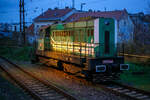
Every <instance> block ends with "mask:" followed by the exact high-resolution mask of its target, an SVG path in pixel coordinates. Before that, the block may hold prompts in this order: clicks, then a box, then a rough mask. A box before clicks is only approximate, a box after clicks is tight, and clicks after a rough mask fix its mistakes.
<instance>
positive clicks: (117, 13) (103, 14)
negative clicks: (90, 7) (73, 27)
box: [66, 9, 128, 22]
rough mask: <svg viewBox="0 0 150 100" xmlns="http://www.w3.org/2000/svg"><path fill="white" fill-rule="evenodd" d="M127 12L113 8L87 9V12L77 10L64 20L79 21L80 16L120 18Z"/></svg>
mask: <svg viewBox="0 0 150 100" xmlns="http://www.w3.org/2000/svg"><path fill="white" fill-rule="evenodd" d="M127 14H128V13H127V11H126V9H124V10H115V11H103V12H101V11H98V12H96V11H89V12H78V13H75V14H73V15H72V16H70V17H68V18H67V20H66V22H73V21H79V20H81V19H82V18H88V17H92V18H93V17H94V18H98V17H104V18H114V19H117V20H120V19H121V18H122V17H123V16H126V15H127Z"/></svg>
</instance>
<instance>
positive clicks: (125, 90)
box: [97, 81, 150, 100]
mask: <svg viewBox="0 0 150 100" xmlns="http://www.w3.org/2000/svg"><path fill="white" fill-rule="evenodd" d="M97 86H99V87H100V88H103V89H104V90H106V91H109V92H110V91H111V92H112V93H114V94H116V95H119V96H123V97H127V98H130V99H131V100H150V92H147V91H144V90H140V89H137V88H133V87H130V86H127V85H123V84H120V83H117V82H113V81H112V82H109V83H107V84H105V85H99V84H98V85H97Z"/></svg>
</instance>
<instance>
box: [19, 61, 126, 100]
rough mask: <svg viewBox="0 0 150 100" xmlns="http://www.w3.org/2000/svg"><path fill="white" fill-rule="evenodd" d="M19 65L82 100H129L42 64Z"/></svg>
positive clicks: (21, 63)
mask: <svg viewBox="0 0 150 100" xmlns="http://www.w3.org/2000/svg"><path fill="white" fill-rule="evenodd" d="M17 64H18V65H19V66H21V67H23V68H25V69H26V70H28V71H30V72H32V73H33V74H34V75H37V76H38V77H40V78H42V79H45V80H47V81H49V82H51V83H53V84H54V85H56V86H58V87H59V88H62V89H63V90H65V91H66V92H69V93H71V94H72V95H74V96H75V97H78V98H80V100H129V99H127V98H125V97H120V96H117V95H115V94H112V93H111V92H106V91H104V90H102V89H101V88H99V87H96V86H94V85H91V83H90V82H89V83H88V82H82V81H80V80H77V79H74V78H72V77H70V76H69V75H67V74H66V73H64V72H62V71H59V70H56V69H54V68H51V67H46V66H44V65H40V64H30V63H29V62H26V63H25V62H17Z"/></svg>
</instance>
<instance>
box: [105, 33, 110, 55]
mask: <svg viewBox="0 0 150 100" xmlns="http://www.w3.org/2000/svg"><path fill="white" fill-rule="evenodd" d="M109 36H110V32H109V31H105V54H108V53H109V52H110V51H109V49H110V47H109V41H110V37H109Z"/></svg>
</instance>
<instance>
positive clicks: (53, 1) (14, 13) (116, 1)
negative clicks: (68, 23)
mask: <svg viewBox="0 0 150 100" xmlns="http://www.w3.org/2000/svg"><path fill="white" fill-rule="evenodd" d="M149 1H150V0H75V8H76V9H78V10H79V9H80V4H81V3H86V5H85V6H84V7H83V10H88V9H92V10H100V11H104V9H105V8H106V10H107V11H111V10H123V9H124V8H126V9H127V11H128V12H129V13H138V12H144V13H148V9H150V8H149V7H148V2H149ZM65 6H69V7H71V6H72V0H25V10H26V13H25V15H26V21H28V22H29V21H30V22H31V21H32V19H33V18H35V17H36V16H38V15H39V14H40V13H42V9H43V11H46V10H47V9H48V8H52V9H53V8H55V7H59V8H64V7H65ZM1 22H9V23H12V22H19V0H0V23H1Z"/></svg>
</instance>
